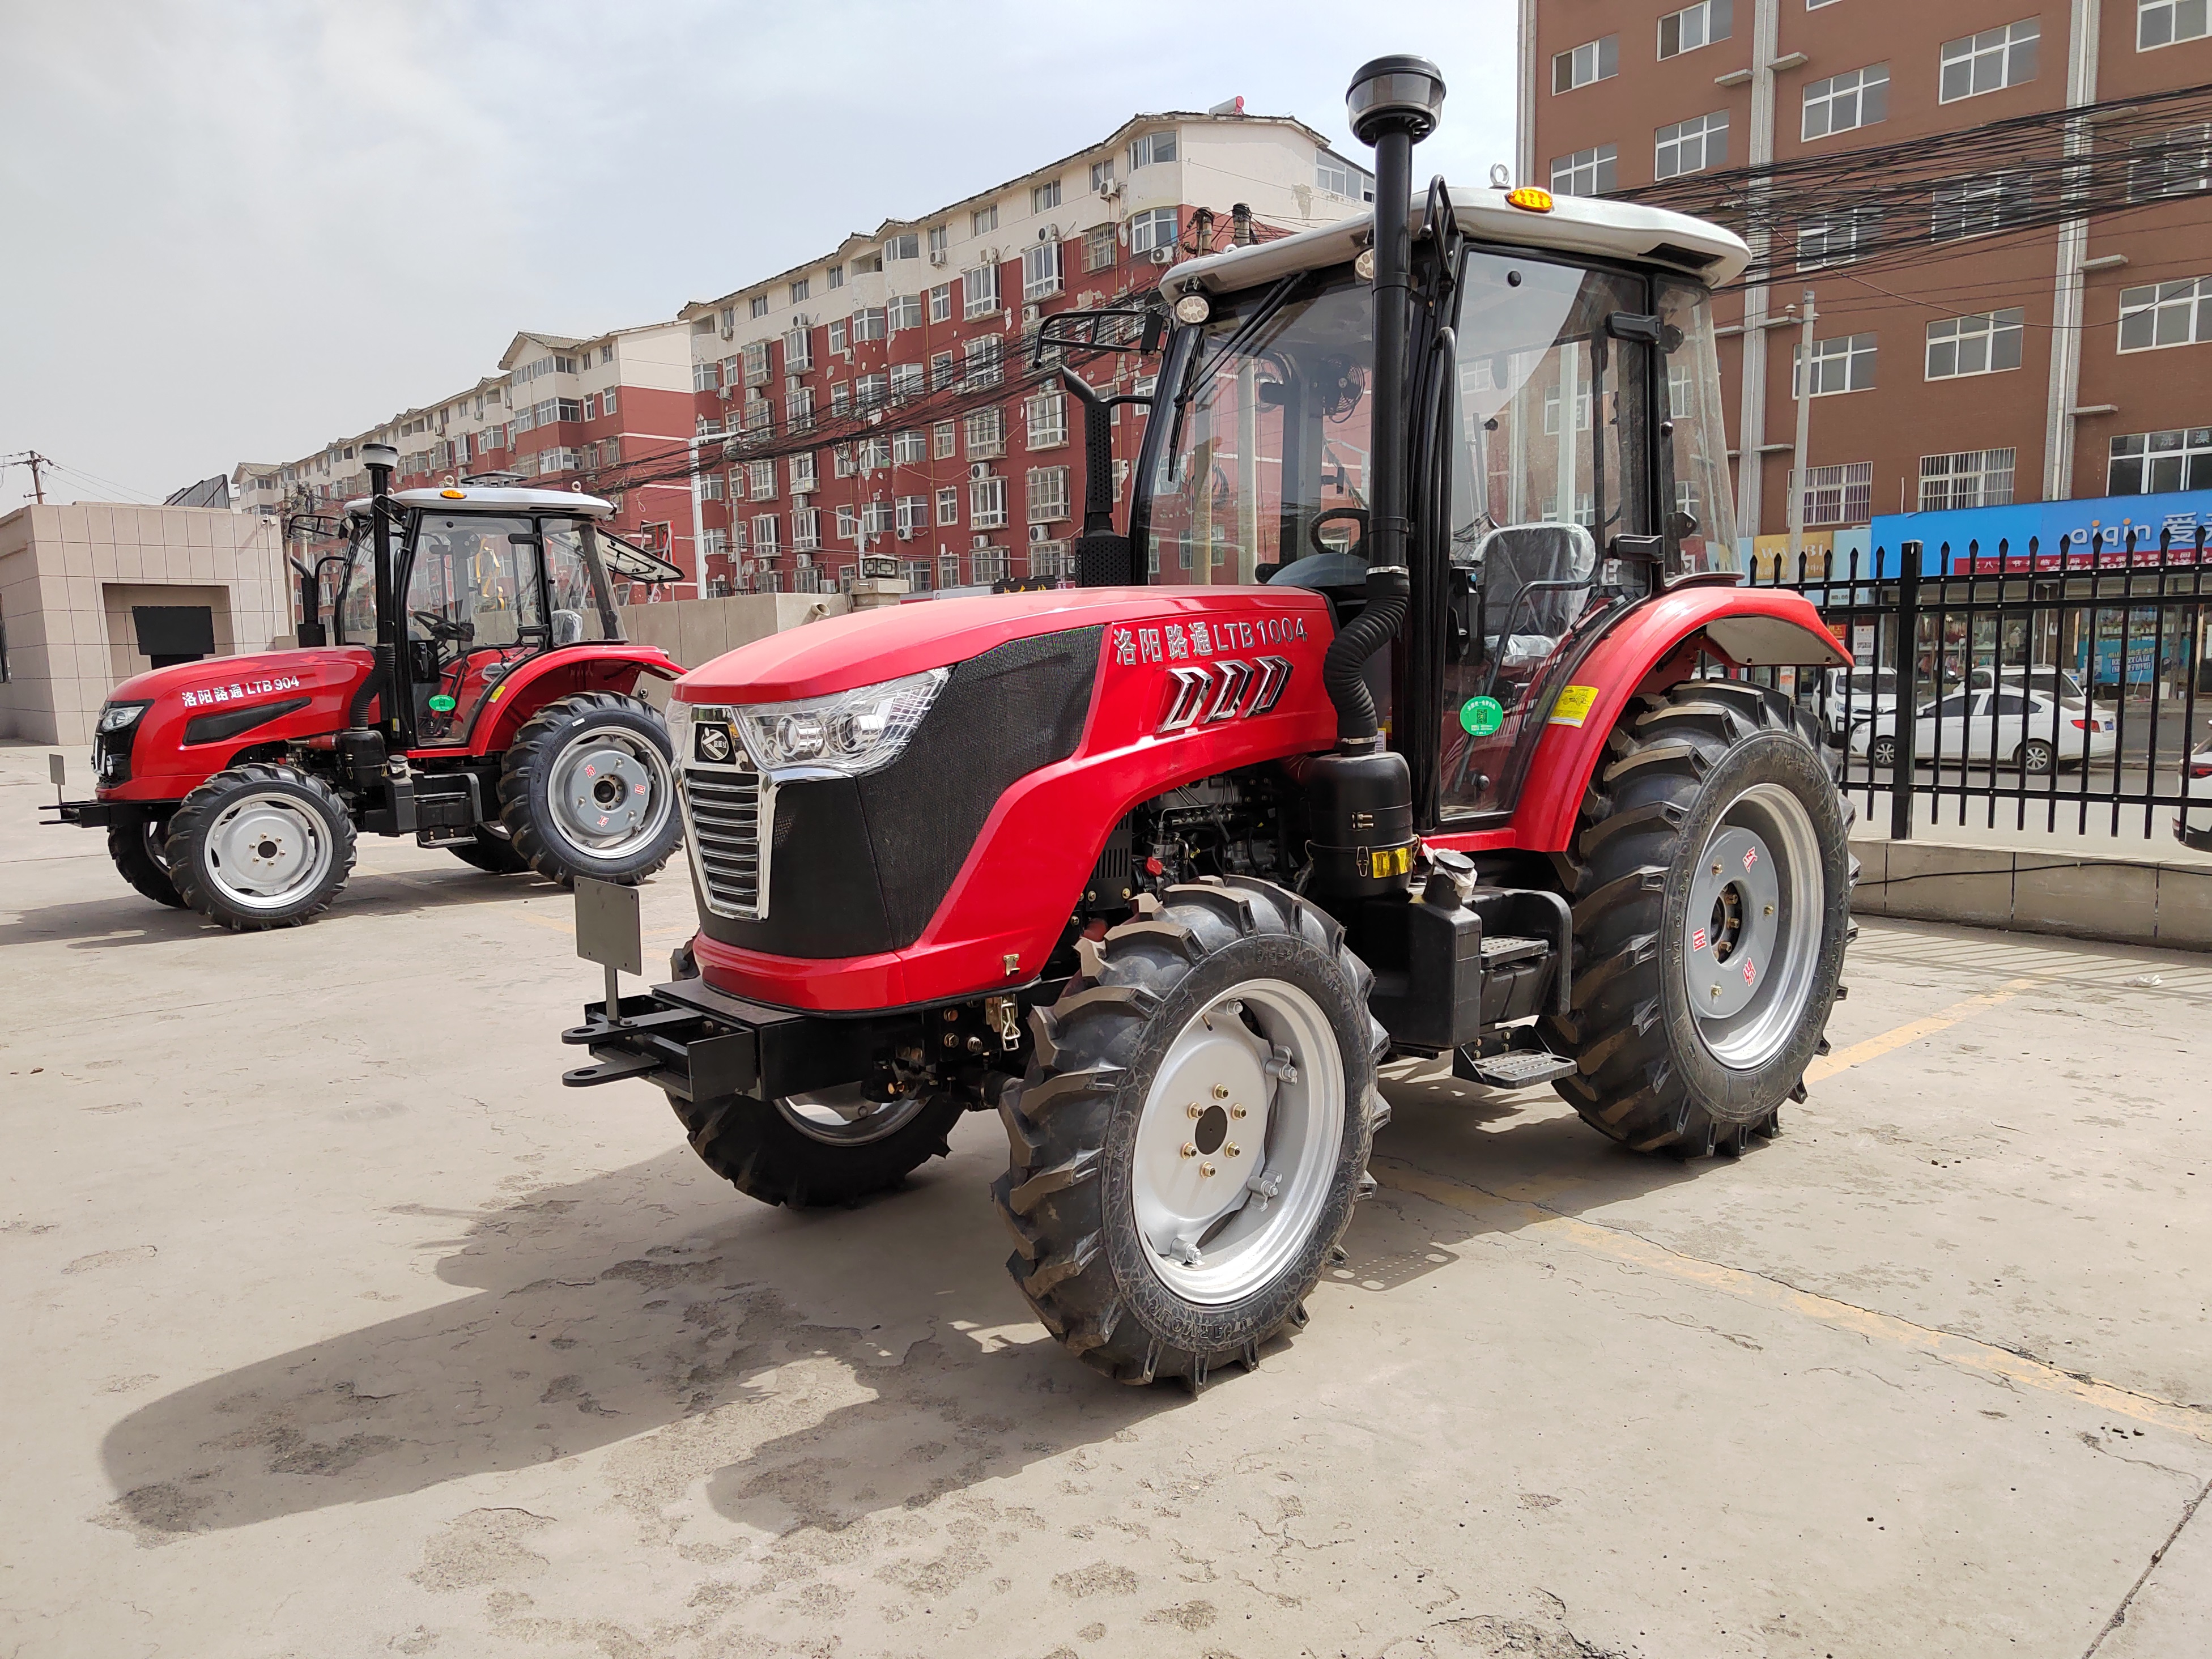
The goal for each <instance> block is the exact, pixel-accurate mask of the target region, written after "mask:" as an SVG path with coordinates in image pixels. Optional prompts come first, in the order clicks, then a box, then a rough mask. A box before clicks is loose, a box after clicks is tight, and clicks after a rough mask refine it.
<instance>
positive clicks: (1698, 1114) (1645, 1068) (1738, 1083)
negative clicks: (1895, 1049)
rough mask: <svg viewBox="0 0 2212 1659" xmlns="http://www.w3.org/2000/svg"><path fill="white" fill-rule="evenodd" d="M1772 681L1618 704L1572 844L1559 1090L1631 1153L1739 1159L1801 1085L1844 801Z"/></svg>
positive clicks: (1705, 683) (1824, 989) (1832, 902)
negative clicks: (1567, 1010) (1577, 872)
mask: <svg viewBox="0 0 2212 1659" xmlns="http://www.w3.org/2000/svg"><path fill="white" fill-rule="evenodd" d="M1809 727H1810V721H1809V720H1808V719H1806V718H1805V717H1804V716H1802V715H1801V714H1798V713H1797V712H1796V711H1795V710H1794V709H1793V708H1791V706H1790V702H1789V701H1788V699H1787V698H1785V697H1784V696H1781V695H1780V694H1779V693H1778V692H1774V691H1769V690H1764V689H1762V688H1760V687H1758V686H1753V685H1747V684H1741V683H1740V682H1734V681H1713V680H1699V681H1692V682H1691V683H1689V684H1685V685H1679V686H1676V687H1674V689H1673V690H1670V691H1669V692H1668V693H1667V694H1666V695H1664V696H1644V697H1641V698H1639V699H1638V700H1637V702H1635V703H1632V705H1631V707H1630V710H1629V712H1628V714H1626V715H1625V716H1624V717H1623V719H1622V720H1621V723H1620V726H1617V727H1616V728H1615V729H1614V731H1613V735H1612V738H1611V739H1610V742H1609V748H1608V754H1609V756H1610V757H1611V758H1610V762H1609V763H1608V764H1607V766H1606V767H1605V769H1604V771H1603V773H1602V775H1601V779H1600V784H1599V789H1598V790H1597V791H1593V793H1592V797H1591V799H1590V802H1589V805H1587V806H1586V807H1585V810H1584V813H1583V824H1582V829H1581V830H1580V833H1579V836H1578V838H1577V851H1578V853H1579V854H1580V856H1581V859H1582V861H1583V870H1582V874H1581V878H1580V880H1579V882H1578V884H1577V896H1576V903H1575V938H1576V945H1577V951H1576V954H1577V969H1576V973H1575V981H1574V1012H1573V1014H1572V1015H1571V1017H1569V1018H1557V1017H1553V1018H1550V1019H1548V1021H1547V1028H1546V1030H1547V1036H1549V1037H1550V1038H1551V1040H1552V1042H1553V1044H1554V1045H1555V1047H1557V1048H1558V1049H1559V1051H1560V1052H1562V1053H1565V1054H1571V1055H1572V1056H1573V1057H1574V1059H1575V1060H1576V1061H1577V1066H1578V1070H1577V1073H1576V1074H1575V1075H1574V1076H1572V1077H1570V1078H1567V1079H1563V1080H1562V1081H1561V1082H1560V1083H1559V1085H1558V1087H1559V1092H1560V1093H1561V1094H1562V1095H1563V1096H1565V1098H1566V1099H1567V1100H1568V1101H1569V1102H1570V1103H1571V1104H1572V1105H1573V1106H1574V1108H1575V1109H1576V1110H1577V1111H1578V1112H1579V1113H1581V1115H1582V1116H1583V1119H1584V1120H1585V1121H1587V1122H1589V1123H1590V1124H1591V1125H1592V1126H1593V1127H1596V1128H1598V1129H1600V1130H1601V1131H1602V1132H1603V1133H1606V1134H1608V1135H1610V1136H1612V1137H1613V1139H1616V1140H1621V1141H1625V1142H1626V1143H1627V1144H1628V1145H1629V1146H1633V1147H1635V1148H1636V1149H1637V1150H1638V1151H1640V1152H1649V1151H1655V1150H1657V1149H1660V1148H1666V1149H1668V1150H1671V1151H1674V1152H1678V1153H1680V1154H1682V1155H1685V1156H1691V1157H1694V1156H1697V1155H1699V1154H1701V1153H1704V1152H1711V1151H1713V1150H1715V1149H1716V1148H1718V1149H1719V1150H1722V1151H1725V1152H1740V1151H1741V1150H1742V1149H1743V1148H1744V1146H1745V1145H1746V1144H1747V1140H1748V1138H1749V1137H1750V1136H1751V1135H1753V1134H1754V1133H1761V1134H1771V1133H1773V1132H1774V1131H1775V1129H1776V1128H1777V1127H1778V1123H1779V1112H1780V1107H1781V1105H1782V1103H1783V1102H1784V1100H1785V1099H1788V1098H1790V1097H1791V1096H1792V1095H1793V1094H1795V1095H1796V1097H1798V1098H1801V1099H1802V1097H1803V1096H1802V1080H1803V1078H1804V1074H1805V1068H1806V1066H1808V1064H1809V1063H1810V1062H1811V1061H1812V1060H1813V1058H1814V1055H1815V1054H1818V1053H1820V1052H1822V1051H1824V1049H1825V1046H1826V1045H1825V1042H1824V1040H1823V1037H1822V1035H1821V1033H1822V1032H1823V1030H1825V1029H1826V1025H1827V1021H1828V1012H1829V1009H1830V1008H1831V1006H1832V1005H1833V1004H1834V1002H1835V1000H1836V994H1837V981H1838V975H1840V973H1841V972H1842V969H1843V957H1844V945H1845V944H1846V943H1847V942H1848V940H1849V938H1850V931H1851V928H1850V890H1851V884H1852V882H1853V880H1854V879H1855V878H1856V874H1857V865H1856V864H1855V862H1854V861H1853V860H1852V858H1851V855H1850V841H1849V826H1850V807H1849V804H1848V803H1847V802H1845V801H1844V799H1842V798H1841V797H1840V796H1839V795H1838V793H1837V791H1836V788H1835V785H1834V783H1833V781H1832V779H1831V778H1830V776H1829V774H1828V769H1827V767H1826V764H1825V763H1824V762H1823V761H1822V758H1821V756H1820V750H1819V748H1818V746H1817V744H1816V742H1815V740H1814V734H1813V732H1811V730H1810V729H1809Z"/></svg>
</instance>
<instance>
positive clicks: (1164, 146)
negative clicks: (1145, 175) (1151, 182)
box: [1129, 129, 1176, 173]
mask: <svg viewBox="0 0 2212 1659" xmlns="http://www.w3.org/2000/svg"><path fill="white" fill-rule="evenodd" d="M1175 158H1176V136H1175V132H1174V131H1173V129H1170V130H1169V131H1166V132H1148V133H1146V135H1145V136H1144V137H1141V138H1139V139H1135V140H1133V141H1132V142H1131V143H1130V145H1129V171H1130V172H1132V173H1134V172H1135V171H1136V170H1137V169H1138V168H1139V167H1150V166H1152V163H1153V162H1155V161H1174V160H1175Z"/></svg>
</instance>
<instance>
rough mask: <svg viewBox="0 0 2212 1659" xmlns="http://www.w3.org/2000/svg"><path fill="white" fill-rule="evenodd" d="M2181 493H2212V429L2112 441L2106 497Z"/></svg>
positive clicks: (2136, 435)
mask: <svg viewBox="0 0 2212 1659" xmlns="http://www.w3.org/2000/svg"><path fill="white" fill-rule="evenodd" d="M2180 489H2212V427H2202V426H2198V427H2190V428H2185V429H2184V430H2180V431H2174V432H2138V433H2136V434H2134V435H2132V436H2130V437H2125V438H2115V439H2113V440H2112V468H2111V471H2110V472H2109V473H2108V475H2107V477H2106V490H2105V493H2106V495H2172V493H2173V492H2174V491H2176V490H2180Z"/></svg>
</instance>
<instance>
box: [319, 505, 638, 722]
mask: <svg viewBox="0 0 2212 1659" xmlns="http://www.w3.org/2000/svg"><path fill="white" fill-rule="evenodd" d="M380 501H381V502H382V503H384V504H383V505H382V506H380V505H379V503H380ZM613 510H614V509H613V507H612V505H611V503H609V502H607V501H602V500H600V499H599V497H597V496H594V495H579V494H575V493H573V492H569V491H564V490H551V489H520V488H515V487H511V486H504V485H494V486H490V487H484V486H475V487H465V488H460V489H455V488H451V487H448V488H446V489H405V490H398V491H395V492H393V493H392V494H391V495H386V496H383V497H368V498H364V499H362V500H361V501H355V502H352V503H350V504H349V506H348V507H347V509H346V527H347V531H348V535H347V538H346V543H345V547H344V550H343V553H341V554H339V555H337V556H335V557H334V559H330V560H325V561H324V562H325V564H330V563H333V562H334V563H335V564H336V566H337V570H336V574H335V580H334V588H335V594H334V599H333V603H332V605H331V622H330V624H329V634H330V636H331V641H332V643H335V644H338V645H366V646H370V647H374V646H375V645H376V643H377V642H378V639H379V627H378V617H379V600H378V595H379V592H380V586H379V582H378V560H377V556H376V545H377V533H378V529H379V520H380V518H381V519H382V520H384V526H385V529H386V535H387V537H388V538H389V540H390V544H391V549H392V550H391V563H390V567H389V568H390V571H391V576H390V589H389V591H390V592H392V594H393V596H394V600H393V602H392V605H390V607H389V608H390V610H391V611H392V616H391V618H390V620H391V625H392V631H393V632H394V633H396V634H397V635H398V641H399V643H400V647H401V648H400V649H399V650H398V652H397V653H395V669H396V671H397V676H398V679H399V680H400V684H399V686H398V688H396V690H395V695H394V697H393V704H394V707H393V710H392V713H393V715H394V718H395V719H397V720H398V721H399V722H401V724H402V726H403V727H404V738H405V740H406V743H407V746H408V747H410V748H421V749H426V750H438V749H447V748H454V747H465V746H466V745H467V744H469V741H470V738H471V733H472V732H473V731H474V730H475V729H476V726H477V722H478V720H480V719H482V718H483V716H484V714H485V712H486V710H487V708H489V706H491V705H492V704H493V703H494V702H495V701H496V698H495V695H494V694H495V691H496V690H497V688H498V687H499V685H500V684H501V682H502V681H503V680H505V679H506V678H508V677H509V676H510V675H512V674H513V672H514V671H516V670H517V669H519V668H520V667H522V666H523V665H526V664H527V663H529V662H530V661H531V660H532V659H535V658H537V657H539V656H541V655H544V653H549V652H553V651H557V650H561V649H563V648H565V647H570V646H578V645H586V644H598V643H603V642H607V641H621V639H622V638H623V630H622V622H621V616H620V612H619V611H617V608H616V602H615V592H614V588H613V580H614V579H615V578H617V577H620V578H623V579H625V580H642V581H667V580H674V579H676V578H677V577H678V576H679V575H680V574H682V573H681V572H680V571H678V569H677V568H676V567H675V566H673V565H671V564H670V563H668V562H667V561H665V560H664V559H662V558H660V557H659V556H658V555H656V554H653V553H652V552H649V551H647V550H645V549H643V548H640V547H635V546H633V545H632V544H629V543H628V542H625V541H623V540H621V539H620V538H617V537H615V536H613V535H611V534H610V533H608V532H606V531H605V529H604V528H603V527H602V526H601V523H600V521H601V520H605V518H607V517H609V516H610V515H611V513H612V512H613ZM393 532H396V533H393ZM303 613H305V614H309V615H310V617H311V623H310V624H307V625H303V629H302V631H303V633H305V632H307V629H308V627H310V626H314V625H316V624H314V623H313V618H312V613H311V612H307V610H306V607H305V606H304V605H303ZM303 642H304V641H303Z"/></svg>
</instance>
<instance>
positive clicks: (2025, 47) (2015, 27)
mask: <svg viewBox="0 0 2212 1659" xmlns="http://www.w3.org/2000/svg"><path fill="white" fill-rule="evenodd" d="M2042 33H2043V28H2042V25H2041V24H2040V23H2039V22H2038V21H2036V20H2035V19H2034V18H2033V17H2028V18H2023V19H2022V20H2021V21H2019V22H2017V23H2010V24H2008V25H2006V26H2005V27H2002V28H1995V29H1984V30H1983V31H1982V32H1981V33H1979V34H1968V35H1964V36H1961V37H1960V39H1958V40H1946V41H1945V42H1944V43H1943V52H1942V64H1943V68H1942V82H1941V93H1940V96H1941V97H1942V101H1943V102H1945V103H1947V104H1954V103H1956V102H1957V101H1958V100H1960V99H1961V98H1973V97H1978V96H1979V95H1980V94H1983V93H1985V92H1996V91H2000V90H2002V88H2006V87H2016V86H2018V85H2019V84H2020V83H2021V82H2023V81H2033V79H2035V49H2036V45H2037V41H2038V39H2039V36H2040V35H2041V34H2042Z"/></svg>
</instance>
